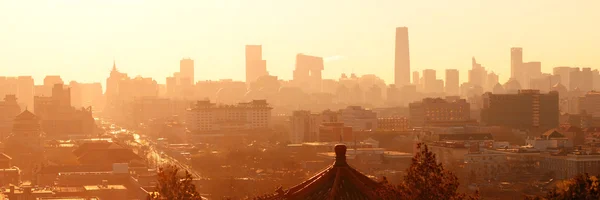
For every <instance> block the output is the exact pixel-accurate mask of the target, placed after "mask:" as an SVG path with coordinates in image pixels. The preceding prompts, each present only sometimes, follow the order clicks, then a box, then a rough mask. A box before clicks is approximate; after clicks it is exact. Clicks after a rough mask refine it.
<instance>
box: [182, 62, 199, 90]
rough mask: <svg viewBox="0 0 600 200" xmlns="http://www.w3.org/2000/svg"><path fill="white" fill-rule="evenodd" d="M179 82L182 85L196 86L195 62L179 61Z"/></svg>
mask: <svg viewBox="0 0 600 200" xmlns="http://www.w3.org/2000/svg"><path fill="white" fill-rule="evenodd" d="M179 82H180V84H181V85H188V86H190V85H194V83H195V76H194V60H192V59H189V58H184V59H181V60H180V61H179Z"/></svg>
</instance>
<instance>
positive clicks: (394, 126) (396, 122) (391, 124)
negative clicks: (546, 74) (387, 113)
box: [377, 117, 410, 131]
mask: <svg viewBox="0 0 600 200" xmlns="http://www.w3.org/2000/svg"><path fill="white" fill-rule="evenodd" d="M409 127H410V124H409V121H408V118H406V117H381V118H377V130H379V131H406V130H408V129H409Z"/></svg>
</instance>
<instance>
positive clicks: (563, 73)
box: [552, 66, 573, 88]
mask: <svg viewBox="0 0 600 200" xmlns="http://www.w3.org/2000/svg"><path fill="white" fill-rule="evenodd" d="M571 71H573V70H572V69H571V67H565V66H563V67H555V68H553V69H552V74H553V75H557V76H559V77H560V84H561V85H563V86H565V87H567V88H570V82H569V78H570V76H571V75H570V74H571Z"/></svg>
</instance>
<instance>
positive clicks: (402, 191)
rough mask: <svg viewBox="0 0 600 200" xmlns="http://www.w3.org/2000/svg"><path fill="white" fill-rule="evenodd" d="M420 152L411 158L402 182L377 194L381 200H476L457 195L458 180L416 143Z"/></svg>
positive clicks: (429, 152) (476, 196)
mask: <svg viewBox="0 0 600 200" xmlns="http://www.w3.org/2000/svg"><path fill="white" fill-rule="evenodd" d="M417 148H418V149H419V152H417V154H415V156H414V157H413V158H412V164H411V165H410V167H409V168H408V169H407V170H406V175H405V176H404V181H403V182H402V183H401V184H400V185H397V186H392V185H387V186H386V187H384V188H383V189H382V190H381V191H380V192H379V194H380V196H381V199H384V200H388V199H389V200H391V199H415V200H421V199H422V200H426V199H427V200H428V199H478V198H479V197H478V194H475V196H469V195H466V194H464V193H460V192H458V186H459V182H458V178H457V177H456V176H455V175H454V174H453V173H452V172H450V171H448V170H446V169H444V166H443V165H442V164H441V163H438V162H437V161H436V159H435V154H434V153H432V152H431V151H429V149H428V148H427V145H425V144H422V143H420V144H418V146H417Z"/></svg>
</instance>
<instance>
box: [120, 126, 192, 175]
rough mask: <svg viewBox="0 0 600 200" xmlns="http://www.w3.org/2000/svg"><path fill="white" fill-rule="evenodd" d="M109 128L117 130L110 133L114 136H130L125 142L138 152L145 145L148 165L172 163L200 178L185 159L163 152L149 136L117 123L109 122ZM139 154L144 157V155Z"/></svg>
mask: <svg viewBox="0 0 600 200" xmlns="http://www.w3.org/2000/svg"><path fill="white" fill-rule="evenodd" d="M109 124H110V123H109ZM110 128H111V129H113V130H117V131H112V134H113V135H115V136H116V135H118V134H124V135H126V136H128V137H129V136H130V137H131V138H133V140H132V141H130V142H127V143H128V145H130V146H131V147H132V148H137V149H138V153H139V152H141V151H140V149H142V147H144V146H145V147H146V149H147V153H146V159H147V161H148V164H149V167H154V168H158V167H161V166H166V165H174V166H177V167H178V168H179V169H180V170H186V171H188V173H190V174H191V175H192V178H194V179H199V178H201V176H200V173H198V172H197V171H196V170H194V169H193V168H192V167H191V166H189V165H187V164H185V161H181V160H177V159H175V158H173V157H171V156H169V155H168V154H167V153H165V152H163V150H161V147H159V145H158V143H157V142H156V141H152V140H151V139H150V137H147V136H143V135H141V134H140V133H137V132H135V131H131V130H126V129H122V128H120V126H118V125H117V124H111V125H110ZM165 150H168V149H165ZM140 156H142V157H144V155H140Z"/></svg>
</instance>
